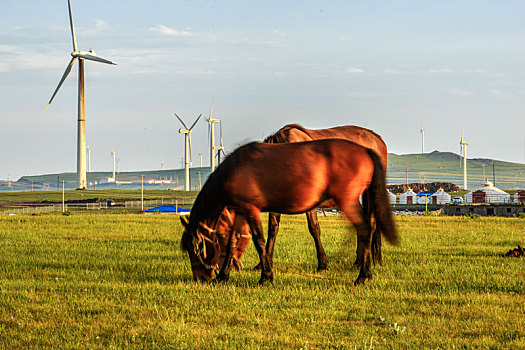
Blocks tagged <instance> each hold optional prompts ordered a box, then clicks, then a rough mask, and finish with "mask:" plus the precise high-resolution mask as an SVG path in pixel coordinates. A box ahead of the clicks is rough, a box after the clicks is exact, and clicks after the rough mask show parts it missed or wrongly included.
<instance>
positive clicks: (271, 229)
mask: <svg viewBox="0 0 525 350" xmlns="http://www.w3.org/2000/svg"><path fill="white" fill-rule="evenodd" d="M280 221H281V214H279V213H268V241H266V255H267V256H268V260H269V262H270V266H271V267H273V248H274V245H275V239H276V238H277V232H279V222H280ZM261 268H262V267H261V263H259V264H257V265H256V266H255V267H254V270H260V269H261Z"/></svg>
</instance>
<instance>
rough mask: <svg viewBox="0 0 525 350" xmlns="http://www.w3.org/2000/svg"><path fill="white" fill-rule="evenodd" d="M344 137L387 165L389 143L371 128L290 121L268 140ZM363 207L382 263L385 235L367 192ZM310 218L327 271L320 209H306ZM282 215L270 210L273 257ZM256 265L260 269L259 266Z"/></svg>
mask: <svg viewBox="0 0 525 350" xmlns="http://www.w3.org/2000/svg"><path fill="white" fill-rule="evenodd" d="M330 138H336V139H343V140H348V141H352V142H354V143H357V144H358V145H361V146H363V147H365V148H369V149H371V150H373V151H374V152H375V153H376V154H377V155H378V156H379V159H380V161H381V165H382V166H383V169H385V170H386V167H387V156H388V151H387V147H386V144H385V142H384V141H383V139H382V138H381V136H379V135H378V134H376V133H375V132H373V131H372V130H369V129H365V128H361V127H359V126H355V125H345V126H337V127H334V128H329V129H319V130H310V129H305V128H304V127H302V126H301V125H299V124H288V125H285V126H283V127H282V128H281V129H279V130H278V131H277V132H275V133H274V134H273V135H271V136H268V137H267V138H266V139H265V140H264V142H266V143H289V142H302V141H312V140H322V139H330ZM363 208H365V213H366V215H367V217H369V218H370V220H371V226H372V231H373V232H372V259H373V261H374V263H378V264H382V257H381V235H380V234H375V220H374V217H373V213H371V212H370V208H369V205H368V196H367V194H366V193H365V194H364V195H363ZM306 218H307V220H308V230H309V231H310V234H311V235H312V238H313V239H314V243H315V248H316V251H317V271H324V270H326V268H327V265H328V258H327V256H326V253H325V251H324V249H323V245H322V243H321V228H320V226H319V221H318V219H317V209H313V210H310V211H308V212H306ZM280 220H281V214H278V213H270V214H269V216H268V241H267V242H266V253H267V254H268V255H269V256H270V257H272V258H273V250H274V244H275V239H276V238H277V232H278V231H279V222H280ZM358 264H359V261H358V260H356V261H355V263H354V265H355V266H357V265H358ZM256 268H260V265H257V266H256Z"/></svg>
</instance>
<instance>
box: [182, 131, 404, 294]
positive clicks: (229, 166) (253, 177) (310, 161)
mask: <svg viewBox="0 0 525 350" xmlns="http://www.w3.org/2000/svg"><path fill="white" fill-rule="evenodd" d="M365 190H368V191H369V198H370V203H369V205H370V208H371V211H372V212H373V213H374V215H375V217H376V224H377V230H378V231H380V232H381V233H382V234H383V235H384V236H385V237H386V238H387V240H388V241H389V242H391V243H393V244H395V243H397V241H398V236H397V232H396V229H395V227H394V223H393V220H392V212H391V209H390V202H389V201H388V195H387V192H386V183H385V171H384V169H383V166H382V165H381V161H380V159H379V158H378V156H377V155H376V154H375V153H374V152H373V151H371V150H369V149H367V148H364V147H362V146H359V145H357V144H355V143H352V142H349V141H345V140H340V139H327V140H319V141H312V142H299V143H287V144H264V143H255V142H254V143H250V144H247V145H245V146H242V147H240V148H238V149H237V150H235V151H234V152H232V153H231V154H230V155H229V156H228V157H226V159H225V160H224V162H223V163H221V164H220V165H219V167H218V168H217V169H216V170H215V172H213V173H212V174H211V175H210V176H209V178H208V180H207V181H206V183H205V184H204V186H203V188H202V190H201V191H200V193H199V195H198V196H197V198H196V200H195V203H194V205H193V208H192V211H191V214H190V218H189V221H188V222H186V221H184V219H181V221H182V224H183V225H184V233H183V235H182V240H181V246H182V248H183V249H184V250H186V251H187V252H188V254H189V258H190V261H191V267H192V272H193V277H194V279H201V280H211V278H212V277H211V276H212V273H213V268H214V267H215V265H216V264H217V261H218V257H219V255H220V253H219V250H220V248H219V242H218V239H217V234H216V231H214V230H209V225H208V223H212V222H213V221H214V220H216V219H217V217H218V216H219V214H220V213H221V211H222V210H223V208H224V207H226V206H229V207H231V208H233V209H235V211H236V213H237V214H238V215H237V216H236V218H235V220H234V224H233V232H234V233H235V232H240V231H239V230H240V228H241V225H242V222H243V221H244V219H246V221H247V222H248V224H249V226H250V229H251V233H252V239H253V241H254V244H255V248H256V250H257V253H258V254H259V259H260V262H261V266H262V268H261V278H260V280H259V284H264V283H265V282H266V281H271V280H273V272H272V263H271V257H270V256H268V255H267V253H266V247H265V240H264V235H263V232H262V224H261V217H260V213H261V212H263V211H268V212H274V213H282V214H299V213H305V212H307V211H310V210H312V209H314V208H316V207H317V206H318V205H319V204H320V203H322V202H324V201H325V200H328V199H332V200H334V201H335V203H336V204H337V206H338V207H339V208H340V209H341V210H342V212H343V213H344V215H345V216H346V217H347V218H348V219H349V220H350V222H351V223H352V224H353V225H354V227H355V228H356V231H357V237H358V247H357V258H358V260H359V266H360V271H359V276H358V277H357V279H356V280H355V282H354V283H355V284H360V283H364V282H365V281H366V279H368V278H371V277H372V272H371V270H370V239H371V227H370V223H369V220H368V219H367V217H366V216H365V213H364V211H363V208H362V207H361V204H360V203H359V196H360V195H361V194H362V193H363V192H364V191H365ZM237 241H238V235H237V234H232V235H231V236H230V240H229V247H228V249H227V251H226V257H225V259H224V263H223V265H222V268H221V270H220V272H219V273H218V275H217V277H216V278H217V280H219V281H220V280H227V279H228V277H229V273H230V269H231V267H232V260H233V259H232V256H233V254H234V251H235V249H236V244H237ZM208 252H211V254H209V253H208ZM210 270H211V271H212V272H211V273H210V272H209V271H210Z"/></svg>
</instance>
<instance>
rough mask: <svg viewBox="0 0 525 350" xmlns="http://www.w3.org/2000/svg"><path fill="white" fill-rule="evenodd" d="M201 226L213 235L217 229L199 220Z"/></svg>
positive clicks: (209, 234)
mask: <svg viewBox="0 0 525 350" xmlns="http://www.w3.org/2000/svg"><path fill="white" fill-rule="evenodd" d="M199 226H200V227H201V228H202V229H203V230H204V231H206V233H207V234H208V236H211V234H212V232H213V231H215V230H214V229H212V228H211V227H209V226H208V225H206V224H205V223H203V222H202V221H201V222H199Z"/></svg>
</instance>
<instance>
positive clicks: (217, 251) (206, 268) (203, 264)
mask: <svg viewBox="0 0 525 350" xmlns="http://www.w3.org/2000/svg"><path fill="white" fill-rule="evenodd" d="M180 221H181V223H182V226H183V227H184V232H183V234H182V241H181V246H182V249H183V250H185V251H187V252H188V255H189V257H190V262H191V271H192V273H193V279H194V280H195V281H198V280H200V281H211V280H212V279H213V272H214V271H215V270H216V269H217V268H218V265H219V258H220V255H221V246H220V244H219V240H218V238H217V232H216V231H215V230H214V229H212V228H211V227H209V226H208V225H206V223H204V222H199V224H198V226H197V228H196V229H195V230H194V231H192V230H191V229H190V224H189V221H188V219H187V218H186V217H184V216H181V218H180Z"/></svg>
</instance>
